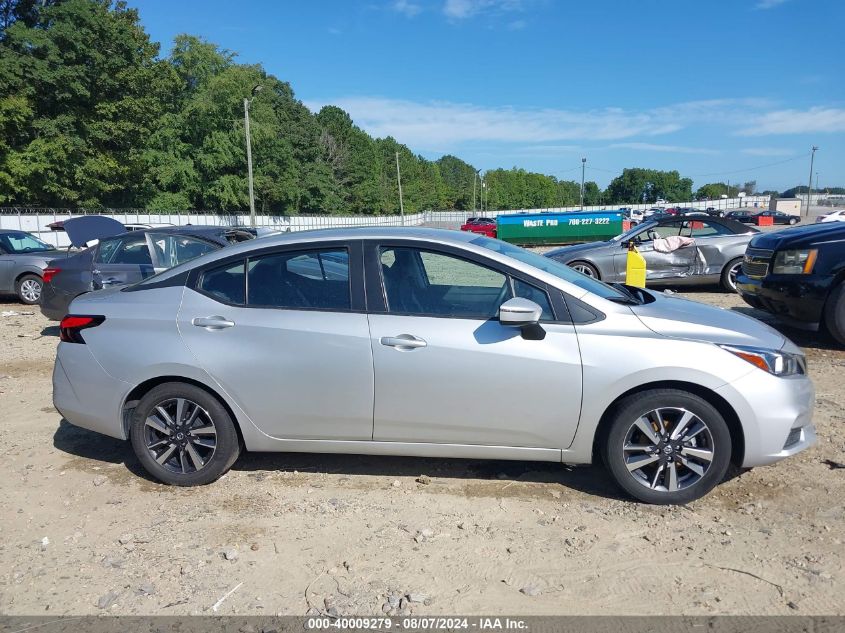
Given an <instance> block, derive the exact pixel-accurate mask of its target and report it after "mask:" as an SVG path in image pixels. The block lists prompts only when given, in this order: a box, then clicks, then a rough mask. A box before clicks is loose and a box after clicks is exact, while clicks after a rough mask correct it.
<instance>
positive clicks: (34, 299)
mask: <svg viewBox="0 0 845 633" xmlns="http://www.w3.org/2000/svg"><path fill="white" fill-rule="evenodd" d="M21 297H23V299H24V301H27V302H29V303H38V300H39V299H40V298H41V283H40V282H39V281H38V280H37V279H25V280H24V281H23V283H22V284H21Z"/></svg>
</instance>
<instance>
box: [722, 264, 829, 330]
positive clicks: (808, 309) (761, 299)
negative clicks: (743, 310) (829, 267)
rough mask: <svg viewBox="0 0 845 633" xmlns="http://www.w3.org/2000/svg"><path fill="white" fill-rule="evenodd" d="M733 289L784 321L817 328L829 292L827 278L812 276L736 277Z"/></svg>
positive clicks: (800, 326)
mask: <svg viewBox="0 0 845 633" xmlns="http://www.w3.org/2000/svg"><path fill="white" fill-rule="evenodd" d="M736 289H737V291H738V292H739V294H740V296H741V297H742V298H743V300H744V301H745V302H746V303H747V304H748V305H750V306H751V307H753V308H757V309H759V310H764V311H765V312H768V313H770V314H773V315H774V316H776V317H778V318H779V319H781V320H782V321H784V323H787V324H788V325H792V326H793V327H798V328H802V329H810V330H817V329H818V327H819V322H820V321H821V319H822V314H823V312H824V304H825V301H826V300H827V295H828V293H829V291H830V280H829V279H822V278H818V277H816V276H815V275H772V274H770V275H767V276H765V277H763V278H762V279H755V278H752V277H748V276H747V275H744V274H739V275H738V276H737V278H736Z"/></svg>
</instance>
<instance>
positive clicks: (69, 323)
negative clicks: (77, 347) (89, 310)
mask: <svg viewBox="0 0 845 633" xmlns="http://www.w3.org/2000/svg"><path fill="white" fill-rule="evenodd" d="M105 320H106V317H104V316H82V315H76V314H69V315H67V316H66V317H65V318H64V319H62V322H61V323H60V324H59V338H60V339H61V340H62V341H64V342H65V343H82V344H84V343H85V339H83V338H82V330H86V329H88V328H92V327H97V326H98V325H100V323H102V322H103V321H105Z"/></svg>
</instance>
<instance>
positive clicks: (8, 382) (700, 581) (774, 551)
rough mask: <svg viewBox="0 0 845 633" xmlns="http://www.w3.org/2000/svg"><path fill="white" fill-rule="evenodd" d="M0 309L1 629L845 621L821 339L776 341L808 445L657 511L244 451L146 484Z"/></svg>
mask: <svg viewBox="0 0 845 633" xmlns="http://www.w3.org/2000/svg"><path fill="white" fill-rule="evenodd" d="M683 292H684V294H685V295H686V296H688V297H690V298H692V299H695V300H699V301H704V302H707V303H712V304H716V305H719V306H722V307H724V308H727V309H734V310H741V311H743V312H747V313H752V314H754V316H758V317H761V316H762V317H764V318H765V315H762V314H761V313H755V312H754V311H752V310H750V309H749V308H746V307H744V306H743V304H742V302H741V300H740V299H739V298H738V297H737V296H732V295H727V294H723V293H721V292H717V291H715V290H714V291H710V292H708V291H697V292H689V291H683ZM7 301H10V300H7ZM0 310H12V311H16V312H19V313H21V314H19V315H13V316H0V411H2V413H3V416H2V425H0V443H2V445H3V446H4V456H5V457H4V459H3V460H2V462H0V481H1V482H2V495H0V499H2V506H1V507H2V512H0V613H2V614H6V615H13V614H19V615H23V614H26V615H51V614H97V613H100V614H103V613H109V614H162V615H182V614H215V613H216V614H221V615H222V614H234V613H237V614H241V615H245V614H257V615H275V614H305V613H308V612H310V613H316V612H317V611H320V612H323V613H325V612H328V613H331V614H337V613H341V614H345V613H358V614H380V613H383V612H389V613H391V614H401V613H411V612H412V613H414V614H420V615H422V614H433V613H438V614H454V613H462V614H482V613H483V614H491V613H495V614H505V613H508V614H609V613H614V614H717V613H718V614H803V615H806V614H845V591H843V586H844V585H845V582H844V580H845V579H843V563H845V547H843V539H845V469H843V468H842V467H841V466H837V464H843V463H845V429H843V419H845V412H844V411H843V407H842V403H843V401H845V386H843V381H842V374H843V372H845V352H843V351H842V350H838V349H836V348H835V347H834V346H832V345H831V344H830V343H828V342H827V341H825V340H824V339H823V338H821V337H819V336H816V335H811V336H810V335H806V334H800V333H796V332H788V334H789V335H790V336H792V337H793V338H794V339H795V340H796V341H797V342H798V343H799V344H800V345H802V346H803V347H804V348H805V349H806V351H807V355H808V358H809V363H810V369H811V373H812V376H813V378H814V380H815V383H816V388H817V392H818V401H817V406H816V412H815V421H816V424H817V427H818V431H819V434H820V438H821V440H820V443H819V444H818V446H816V447H814V448H813V449H811V450H808V451H805V452H804V453H801V454H800V455H798V456H796V457H794V458H792V459H788V460H786V461H784V462H781V463H779V464H776V465H774V466H769V467H766V468H759V469H755V470H752V471H748V472H742V473H734V474H733V476H732V477H731V478H730V479H729V480H728V481H725V482H724V483H723V484H721V485H720V486H719V487H718V488H717V489H716V490H714V491H713V492H712V493H711V494H710V495H709V496H708V497H706V498H705V499H703V500H700V501H697V502H695V503H692V504H690V505H689V506H686V507H677V508H663V507H649V506H645V505H639V504H636V503H633V502H631V501H629V500H627V499H626V498H624V497H622V496H621V495H620V494H619V493H618V491H617V490H616V489H615V488H614V486H613V485H612V484H611V482H610V481H609V479H608V477H607V476H606V475H605V474H604V473H603V472H602V470H601V469H599V468H597V467H585V468H577V469H569V468H565V467H561V466H560V465H555V464H537V463H522V462H476V461H459V460H438V459H399V458H384V457H362V456H338V455H303V454H276V455H268V454H253V455H245V456H243V457H242V458H241V459H240V460H239V461H238V463H237V464H236V465H235V467H234V468H233V470H232V471H231V472H230V473H229V474H228V475H227V476H226V477H224V478H223V479H221V480H220V481H219V482H217V483H215V484H213V485H210V486H206V487H203V488H195V489H180V488H171V487H167V486H163V485H159V484H157V483H155V482H153V481H151V480H150V479H148V478H147V477H146V476H145V475H144V473H143V472H142V470H141V468H140V466H139V464H138V463H137V461H136V459H135V458H134V456H133V454H132V452H131V450H130V448H129V446H128V445H126V444H124V443H122V442H119V441H116V440H112V439H109V438H106V437H101V436H98V435H96V434H94V433H90V432H88V431H84V430H82V429H77V428H75V427H73V426H71V425H69V424H67V423H66V422H63V421H62V420H61V416H59V415H58V413H57V412H56V411H55V410H54V409H53V407H52V405H51V386H50V372H51V368H52V364H53V357H54V352H55V346H56V342H57V334H58V332H57V328H56V327H55V324H52V323H50V322H48V321H46V320H45V319H44V318H43V317H42V316H41V314H40V313H39V312H38V311H37V310H32V309H29V308H26V307H25V306H22V305H20V304H14V303H4V304H0ZM224 597H225V599H224Z"/></svg>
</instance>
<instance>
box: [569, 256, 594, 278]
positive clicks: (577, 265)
mask: <svg viewBox="0 0 845 633" xmlns="http://www.w3.org/2000/svg"><path fill="white" fill-rule="evenodd" d="M568 266H569V267H570V268H574V269H575V270H579V269H581V270H580V272H582V273H584V274H585V275H587V276H588V277H592V278H593V279H601V275H600V274H599V270H598V268H596V267H595V266H593V265H592V264H591V263H590V262H585V261H581V260H578V261H575V262H569V264H568Z"/></svg>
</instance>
